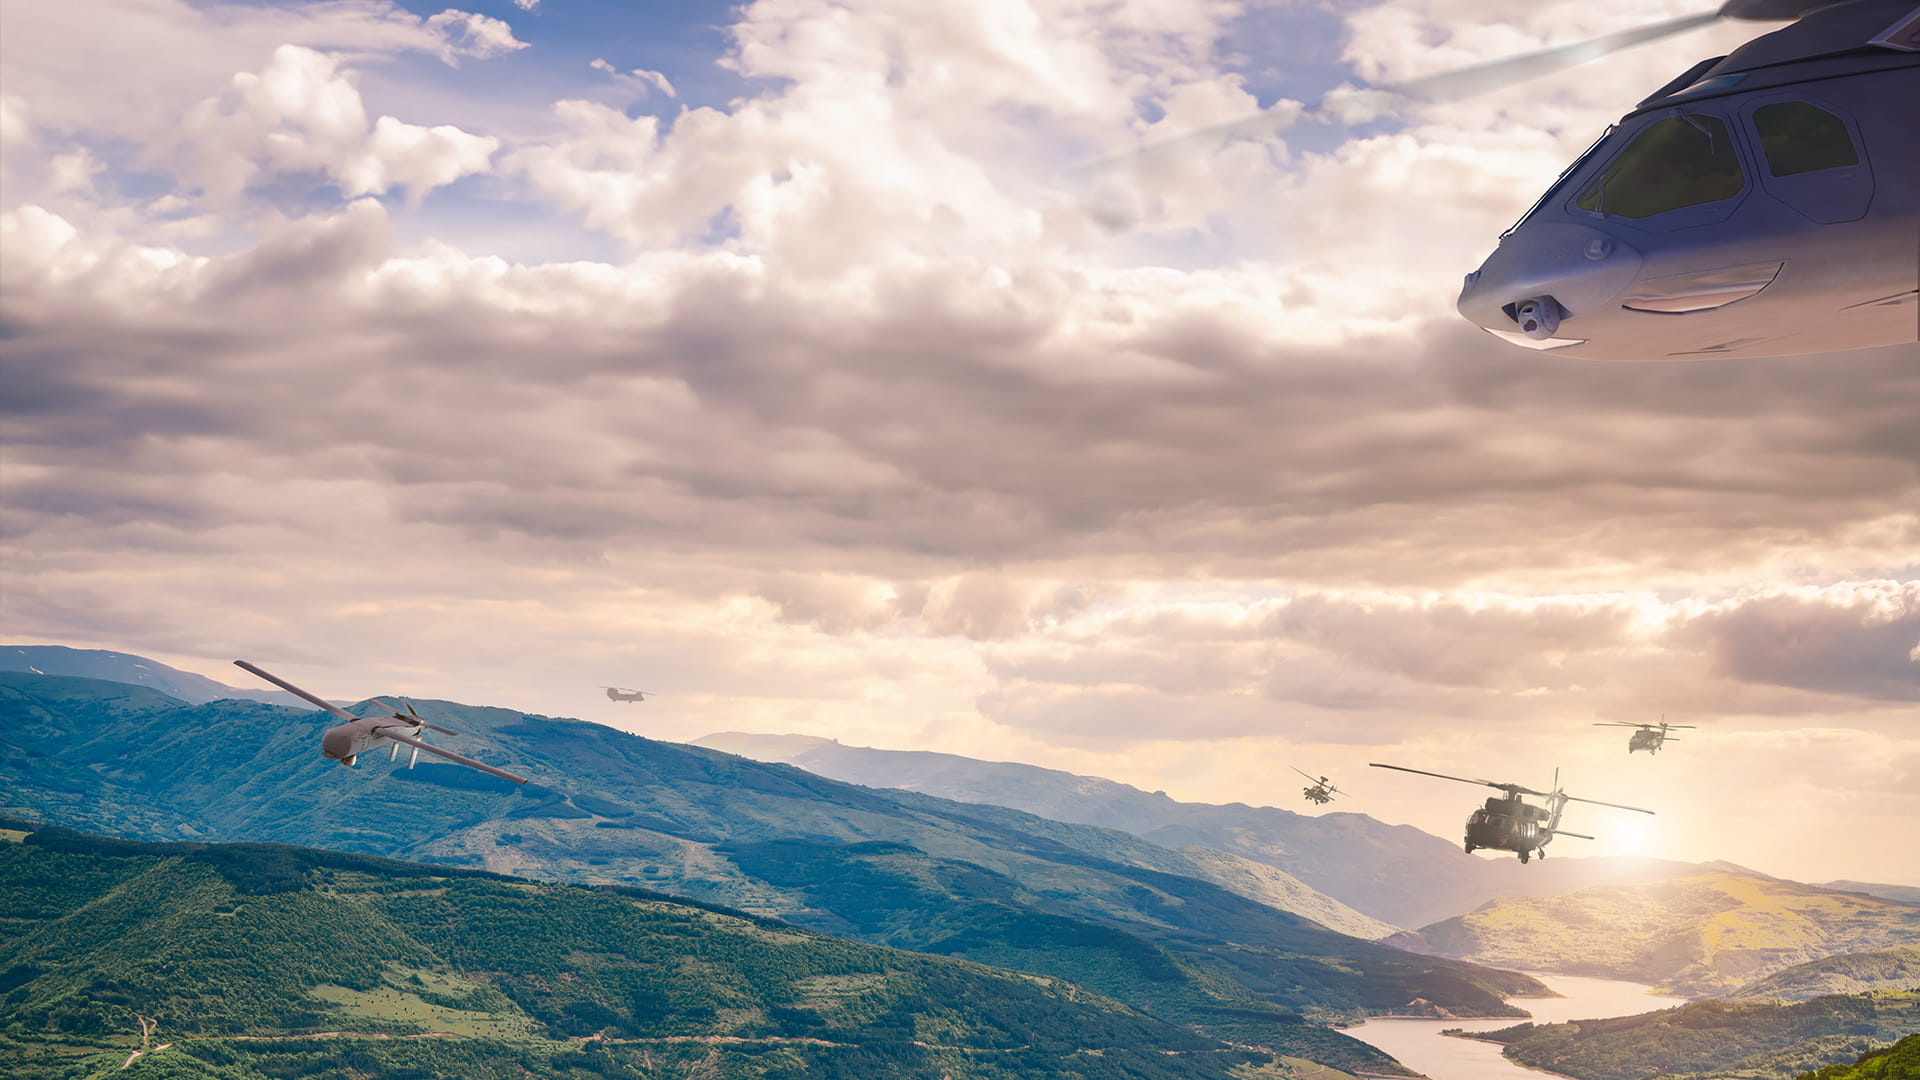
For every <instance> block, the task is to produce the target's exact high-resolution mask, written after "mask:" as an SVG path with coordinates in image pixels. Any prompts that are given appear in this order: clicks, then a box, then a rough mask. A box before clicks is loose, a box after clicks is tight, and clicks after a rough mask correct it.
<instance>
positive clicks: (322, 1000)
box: [0, 822, 1287, 1080]
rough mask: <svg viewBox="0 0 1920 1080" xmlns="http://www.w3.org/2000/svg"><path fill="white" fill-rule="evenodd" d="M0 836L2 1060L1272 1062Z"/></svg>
mask: <svg viewBox="0 0 1920 1080" xmlns="http://www.w3.org/2000/svg"><path fill="white" fill-rule="evenodd" d="M0 824H18V823H17V822H9V823H0ZM0 838H3V839H0V897H4V900H5V904H4V908H5V910H6V912H7V915H6V916H5V917H4V919H0V987H4V989H5V991H6V992H5V996H4V998H3V999H0V1057H4V1058H5V1059H6V1060H8V1061H9V1062H10V1065H9V1073H8V1074H9V1075H11V1076H19V1077H34V1078H42V1077H44V1078H49V1080H51V1078H53V1077H64V1076H69V1075H80V1074H84V1075H95V1074H96V1073H97V1074H102V1075H104V1074H108V1073H111V1074H112V1075H116V1076H118V1075H122V1071H121V1069H120V1068H119V1066H121V1064H122V1062H123V1061H133V1062H135V1064H134V1065H133V1067H130V1068H127V1069H125V1071H124V1074H125V1075H126V1076H128V1077H129V1078H130V1080H138V1078H140V1077H165V1076H194V1077H224V1078H233V1080H240V1078H260V1077H265V1076H317V1077H338V1078H341V1080H345V1078H346V1077H350V1076H361V1077H364V1076H368V1075H379V1076H389V1077H399V1076H440V1077H449V1076H460V1077H467V1078H490V1077H500V1078H503V1080H504V1078H507V1077H514V1078H518V1080H526V1078H555V1080H558V1078H563V1077H565V1078H574V1077H583V1076H602V1077H642V1076H664V1075H673V1076H694V1075H700V1076H708V1077H715V1078H742V1080H744V1078H760V1077H765V1078H768V1080H774V1078H781V1080H786V1078H802V1077H805V1078H820V1080H829V1078H832V1080H840V1078H845V1080H853V1078H855V1077H878V1076H897V1077H916V1078H920V1077H924V1078H926V1080H936V1078H939V1077H944V1076H950V1075H951V1076H968V1077H980V1078H982V1080H988V1078H991V1080H1030V1078H1032V1077H1040V1076H1045V1077H1062V1078H1070V1077H1071V1078H1083V1080H1096V1078H1112V1080H1120V1078H1128V1080H1133V1078H1142V1080H1149V1078H1150V1080H1230V1078H1232V1077H1240V1076H1246V1075H1249V1070H1250V1069H1251V1070H1263V1069H1265V1070H1271V1071H1270V1072H1269V1073H1268V1075H1273V1076H1276V1077H1278V1076H1285V1075H1287V1073H1286V1072H1282V1071H1280V1068H1279V1064H1278V1062H1277V1061H1276V1060H1275V1058H1274V1056H1273V1055H1270V1054H1264V1053H1259V1052H1250V1051H1246V1050H1239V1049H1234V1048H1230V1047H1227V1046H1225V1045H1223V1044H1220V1043H1218V1042H1215V1041H1212V1040H1209V1039H1206V1038H1203V1037H1201V1036H1198V1035H1196V1034H1194V1033H1192V1032H1189V1031H1186V1030H1183V1029H1181V1028H1179V1027H1176V1026H1173V1025H1170V1024H1167V1023H1164V1022H1161V1021H1158V1020H1155V1019H1153V1018H1151V1017H1148V1016H1146V1015H1143V1014H1142V1013H1140V1012H1138V1011H1136V1010H1133V1009H1130V1008H1128V1007H1126V1006H1124V1005H1121V1004H1120V1003H1118V1002H1116V1001H1113V1000H1111V999H1108V998H1103V997H1100V996H1098V995H1095V994H1092V993H1089V992H1087V991H1086V990H1084V989H1082V988H1080V987H1076V986H1073V985H1071V984H1068V983H1065V982H1061V981H1059V980H1054V979H1047V978H1041V977H1036V976H1032V975H1026V974H1019V973H1015V972H1010V971H1003V970H996V969H992V968H987V967H982V966H980V965H977V964H971V963H965V962H961V961H955V960H947V959H942V958H938V957H929V956H922V955H917V954H914V953H908V952H901V951H898V950H893V949H886V948H881V947H877V946H872V945H862V944H859V943H855V942H849V941H843V940H839V939H836V938H832V937H827V936H824V935H820V934H815V933H811V932H808V931H806V930H802V929H800V928H798V927H794V926H790V925H786V924H782V923H779V922H776V921H773V920H770V919H762V918H755V917H752V916H748V915H745V914H743V913H738V912H727V911H725V910H722V909H717V908H712V907H695V906H689V905H687V904H684V903H680V902H677V901H674V900H671V899H670V898H667V897H663V896H660V895H658V894H655V893H649V892H645V891H643V890H636V889H626V888H614V887H599V888H586V887H579V886H564V885H555V884H549V883H538V882H531V881H525V880H518V879H514V878H510V877H505V876H501V875H496V874H490V873H484V872H473V871H458V870H448V869H446V868H443V867H428V866H422V865H417V864H408V863H403V862H396V861H394V860H389V859H381V858H374V857H368V856H362V855H345V854H341V853H337V852H325V851H316V850H313V849H307V848H298V847H290V846H286V845H277V844H238V845H208V844H199V843H173V844H154V843H137V842H129V841H121V840H111V839H106V838H101V837H94V836H88V835H85V834H80V833H74V832H70V831H65V830H53V829H46V830H42V831H40V832H38V833H33V834H28V833H25V832H23V831H19V830H13V831H6V832H0ZM142 1018H146V1020H145V1021H143V1019H142ZM143 1027H146V1028H147V1030H146V1032H145V1037H144V1038H143ZM143 1045H144V1046H149V1047H154V1049H152V1050H150V1051H149V1052H147V1053H144V1054H139V1055H136V1056H134V1057H132V1058H130V1057H129V1055H130V1054H132V1052H133V1051H134V1050H135V1049H137V1048H140V1047H142V1046H143ZM76 1067H78V1068H79V1069H80V1070H81V1072H80V1073H75V1072H74V1071H73V1070H74V1069H75V1068H76Z"/></svg>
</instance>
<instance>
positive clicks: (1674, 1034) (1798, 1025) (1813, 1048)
mask: <svg viewBox="0 0 1920 1080" xmlns="http://www.w3.org/2000/svg"><path fill="white" fill-rule="evenodd" d="M1917 1029H1920V994H1915V993H1875V994H1851V995H1835V996H1831V997H1823V998H1816V999H1814V1000H1812V1001H1803V1002H1795V1003H1785V1002H1777V1001H1754V1002H1725V1001H1718V1000H1711V1001H1697V1002H1694V1003H1693V1004H1691V1005H1683V1006H1681V1007H1679V1008H1677V1009H1667V1010H1664V1011H1661V1012H1653V1013H1643V1014H1641V1015H1639V1016H1621V1017H1613V1018H1610V1019H1606V1020H1576V1021H1574V1022H1573V1023H1570V1024H1544V1025H1533V1024H1522V1025H1519V1026H1517V1027H1512V1028H1507V1029H1505V1030H1502V1031H1493V1032H1487V1033H1485V1034H1483V1035H1480V1036H1477V1037H1479V1038H1485V1039H1489V1040H1492V1041H1494V1042H1504V1043H1506V1044H1507V1048H1506V1055H1507V1056H1508V1057H1509V1058H1512V1059H1513V1060H1514V1061H1517V1062H1519V1063H1520V1064H1522V1065H1526V1066H1529V1067H1531V1068H1536V1069H1547V1070H1550V1071H1553V1072H1557V1073H1561V1074H1563V1075H1566V1076H1571V1077H1575V1078H1577V1080H1642V1078H1644V1077H1648V1076H1656V1075H1657V1076H1659V1077H1661V1078H1662V1080H1792V1078H1793V1077H1795V1076H1798V1075H1799V1074H1801V1073H1803V1072H1805V1071H1807V1070H1808V1069H1813V1068H1819V1067H1822V1066H1825V1065H1829V1064H1834V1063H1837V1062H1844V1061H1852V1060H1854V1058H1855V1057H1856V1056H1857V1055H1859V1054H1860V1053H1861V1052H1863V1051H1865V1050H1869V1049H1872V1048H1874V1047H1878V1046H1881V1045H1884V1044H1885V1043H1887V1042H1889V1041H1891V1040H1893V1039H1897V1038H1900V1037H1901V1036H1903V1035H1905V1034H1908V1033H1909V1032H1912V1031H1915V1030H1917ZM1894 1075H1899V1074H1897V1073H1896V1074H1894Z"/></svg>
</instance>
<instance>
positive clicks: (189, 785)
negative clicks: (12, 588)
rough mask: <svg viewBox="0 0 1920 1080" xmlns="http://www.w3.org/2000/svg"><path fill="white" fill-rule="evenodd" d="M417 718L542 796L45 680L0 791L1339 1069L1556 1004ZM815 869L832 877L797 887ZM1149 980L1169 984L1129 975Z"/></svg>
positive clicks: (1137, 879) (1203, 887)
mask: <svg viewBox="0 0 1920 1080" xmlns="http://www.w3.org/2000/svg"><path fill="white" fill-rule="evenodd" d="M417 704H418V705H419V707H420V708H421V710H422V711H423V712H424V713H426V714H427V715H429V716H430V717H432V718H433V719H434V720H435V722H438V723H443V724H446V725H447V726H449V727H453V728H455V729H456V730H459V731H462V732H465V733H469V734H471V735H474V736H477V737H478V738H477V740H476V742H477V745H474V746H463V747H462V748H464V749H470V750H473V751H474V752H475V753H478V754H481V755H482V756H484V757H486V758H487V760H489V761H493V762H498V763H499V764H501V765H504V766H506V767H508V768H511V769H514V770H515V771H518V772H520V773H522V774H524V775H528V776H531V777H533V778H534V779H535V783H533V784H529V785H527V786H526V787H525V788H519V787H516V786H514V785H511V784H508V783H506V782H504V781H498V780H495V779H494V778H491V777H488V776H486V775H484V774H480V773H477V772H473V771H471V770H467V769H463V768H460V767H458V766H451V765H428V764H423V765H421V766H420V767H419V768H417V769H414V770H407V769H405V768H404V767H395V766H392V765H389V764H388V763H387V762H385V761H383V760H378V759H370V760H363V761H362V762H361V764H360V766H359V767H358V768H353V769H348V768H342V767H341V766H339V765H337V764H333V763H329V762H325V761H323V760H322V759H321V758H320V757H319V755H318V753H317V741H318V734H319V730H320V729H321V728H323V727H324V722H322V721H320V720H319V719H318V718H317V717H316V715H315V714H314V713H313V712H312V711H310V710H290V709H277V708H274V707H271V706H263V705H255V704H250V703H244V702H237V701H223V702H213V703H209V704H206V705H201V706H195V707H186V706H182V705H180V704H179V703H177V702H173V701H171V700H170V699H167V698H165V697H164V696H162V695H159V694H155V693H152V692H151V691H146V690H142V689H139V688H135V687H129V686H122V685H116V684H111V683H100V682H92V681H86V680H73V679H55V678H46V677H40V676H31V675H24V676H23V675H0V719H3V720H5V721H6V726H5V727H4V728H0V731H4V734H0V779H3V780H4V781H5V782H6V785H7V790H8V791H9V792H11V793H12V794H11V795H10V796H9V798H10V799H11V800H18V803H17V805H25V806H26V807H28V808H29V809H31V810H32V811H33V812H35V813H37V814H41V815H44V816H45V817H46V818H47V819H49V820H51V821H54V822H57V823H65V824H72V825H85V826H88V827H92V828H95V829H101V830H105V829H109V828H113V827H114V825H113V823H115V822H122V823H125V828H127V829H128V831H130V832H133V833H135V834H136V835H139V836H141V837H143V838H154V839H176V838H194V839H209V840H211V839H227V840H235V839H259V840H268V839H270V840H276V841H297V842H301V843H306V844H311V845H315V846H322V847H328V848H337V849H347V850H356V851H362V852H370V853H376V854H382V855H390V856H396V857H405V858H411V859H419V860H426V861H431V862H435V863H438V864H441V865H448V866H461V867H471V868H482V869H490V870H496V871H500V872H511V873H515V874H520V875H523V876H533V877H540V878H544V879H549V880H564V881H573V882H581V883H592V884H624V885H642V886H645V887H648V888H654V889H658V890H660V891H662V892H669V893H674V894H680V895H692V896H694V897H696V898H699V899H702V900H706V901H709V902H716V903H721V904H725V905H728V906H732V907H739V908H743V909H747V910H751V911H754V912H756V913H759V914H772V915H777V916H780V917H783V918H786V919H789V920H792V921H795V922H799V923H802V924H804V925H807V926H810V927H813V928H815V929H821V930H826V931H828V932H832V933H840V934H847V935H851V936H856V937H858V938H860V939H861V940H865V941H868V942H871V943H876V944H900V945H907V946H912V947H916V948H925V949H929V950H937V951H939V952H942V953H945V954H948V955H952V956H956V957H961V958H968V959H976V960H980V961H982V962H988V963H994V964H997V965H1010V966H1017V967H1019V968H1020V969H1021V970H1025V971H1030V972H1033V973H1036V974H1040V975H1046V976H1051V977H1055V978H1061V979H1068V980H1071V981H1074V982H1080V983H1085V984H1088V985H1092V986H1098V987H1102V988H1103V989H1105V990H1106V991H1107V992H1110V993H1114V994H1117V995H1120V996H1122V997H1123V999H1124V1000H1126V1001H1127V1002H1128V1003H1129V1004H1133V1005H1135V1006H1137V1007H1141V1008H1147V1009H1151V1010H1155V1011H1156V1013H1157V1015H1160V1016H1162V1018H1163V1019H1167V1020H1170V1021H1174V1022H1178V1023H1181V1024H1191V1025H1194V1026H1196V1027H1197V1028H1199V1029H1201V1030H1204V1031H1206V1032H1208V1033H1211V1034H1216V1035H1219V1036H1221V1037H1227V1038H1233V1039H1236V1040H1241V1041H1246V1042H1252V1043H1258V1044H1260V1045H1270V1046H1276V1047H1287V1048H1289V1049H1292V1050H1295V1051H1298V1052H1300V1053H1301V1055H1302V1056H1308V1057H1313V1058H1314V1059H1315V1060H1320V1061H1324V1062H1328V1063H1333V1064H1339V1063H1342V1062H1355V1061H1358V1060H1362V1059H1361V1058H1356V1057H1354V1056H1353V1055H1370V1056H1371V1059H1379V1055H1378V1054H1377V1053H1375V1052H1373V1051H1371V1050H1370V1049H1367V1048H1365V1047H1363V1046H1362V1045H1361V1044H1359V1043H1358V1042H1357V1041H1355V1040H1351V1039H1348V1038H1347V1037H1346V1036H1342V1035H1338V1034H1337V1033H1332V1032H1326V1031H1324V1029H1320V1028H1316V1027H1313V1026H1312V1025H1311V1024H1307V1025H1302V1024H1299V1023H1298V1022H1297V1021H1298V1020H1299V1018H1300V1016H1301V1015H1302V1014H1305V1015H1307V1016H1308V1017H1310V1018H1313V1019H1335V1018H1347V1017H1354V1016H1358V1015H1360V1014H1363V1013H1368V1012H1391V1011H1397V1010H1400V1009H1402V1008H1404V1007H1406V1006H1407V1005H1408V1003H1411V1002H1414V1001H1416V1000H1424V1001H1427V1002H1432V1003H1434V1004H1436V1005H1439V1006H1442V1007H1445V1008H1447V1009H1448V1010H1450V1011H1452V1012H1453V1013H1455V1014H1457V1015H1511V1016H1520V1015H1524V1014H1523V1013H1522V1011H1521V1010H1519V1009H1518V1008H1516V1007H1514V1006H1512V1005H1508V1004H1507V1003H1505V1002H1504V1001H1503V1000H1502V996H1503V995H1505V994H1511V993H1533V992H1539V986H1538V984H1537V983H1535V982H1534V981H1533V980H1531V979H1529V978H1527V977H1525V976H1521V975H1515V974H1512V973H1505V972H1498V971H1493V970H1489V969H1485V968H1481V967H1477V966H1474V965H1471V964H1465V963H1460V962H1458V961H1452V960H1444V959H1436V958H1431V957H1421V956H1415V955H1411V954H1408V953H1405V952H1402V951H1400V950H1397V949H1392V948H1387V947H1384V946H1380V945H1375V944H1371V943H1368V942H1363V941H1358V940H1356V939H1354V938H1351V937H1347V936H1345V935H1340V934H1336V933H1333V932H1331V931H1328V930H1326V929H1325V928H1323V927H1320V926H1318V925H1317V924H1314V923H1312V922H1309V921H1307V920H1304V919H1301V918H1299V917H1297V916H1293V915H1291V914H1289V913H1286V912H1283V911H1279V910H1277V909H1275V908H1272V907H1269V906H1266V905H1263V904H1260V903H1256V902H1254V901H1252V900H1250V899H1248V898H1246V897H1245V896H1242V895H1239V894H1236V893H1233V892H1230V891H1228V890H1226V889H1222V888H1220V887H1219V886H1217V885H1213V884H1210V883H1208V882H1203V881H1199V880H1196V879H1192V878H1187V877H1182V876H1179V875H1174V874H1168V873H1164V872H1160V871H1156V870H1152V869H1148V868H1146V867H1142V866H1139V865H1132V864H1128V863H1124V862H1121V861H1118V858H1117V856H1120V855H1124V854H1125V845H1127V844H1133V845H1140V846H1141V847H1142V848H1153V846H1152V845H1148V844H1145V842H1143V841H1139V840H1137V839H1135V838H1132V837H1127V836H1125V835H1124V834H1121V833H1117V832H1114V831H1112V830H1094V829H1088V828H1087V827H1084V826H1066V825H1062V824H1060V823H1058V822H1047V821H1044V820H1043V819H1038V818H1034V817H1032V816H1031V815H1023V814H1018V813H1016V812H1013V811H1007V810H1001V809H997V808H983V807H970V806H966V805H962V804H955V803H950V802H946V801H944V800H937V799H931V798H927V797H924V796H907V795H903V794H900V793H895V795H896V796H898V797H894V796H889V794H888V793H884V792H876V791H872V790H870V789H866V788H861V787H857V786H854V785H849V784H843V783H838V782H835V781H831V780H826V779H824V778H821V777H817V776H813V775H811V774H808V773H805V772H803V771H800V770H797V769H793V768H790V767H787V766H777V765H766V764H761V763H756V762H750V761H746V760H743V759H740V758H736V757H732V756H730V755H726V754H721V753H717V752H714V751H709V750H702V749H698V748H692V747H685V746H678V745H674V744H667V743H658V742H653V741H651V740H647V739H641V738H638V737H635V736H632V735H627V734H624V733H621V732H618V731H614V730H612V729H609V728H605V727H602V726H599V725H593V724H585V723H580V722H578V721H566V720H552V719H547V718H541V717H528V716H525V715H522V714H519V713H512V712H508V711H506V710H499V709H485V708H476V707H470V706H457V705H450V704H447V703H442V702H419V703H417ZM455 745H460V744H459V743H455ZM1075 829H1079V830H1081V831H1082V832H1084V833H1086V834H1087V835H1086V836H1079V837H1076V836H1074V835H1073V834H1072V830H1075ZM1068 840H1073V841H1074V843H1069V842H1068ZM874 844H880V845H888V847H885V848H883V849H874V848H872V847H870V846H869V845H874ZM769 845H773V846H769ZM781 845H784V847H782V846H781ZM877 850H883V851H886V852H890V854H887V855H886V857H884V858H881V857H876V853H877ZM1161 850H1162V849H1158V848H1153V852H1159V851H1161ZM770 852H771V853H774V854H773V855H771V856H770V855H769V853H770ZM1094 852H1101V853H1102V854H1095V853H1094ZM1153 852H1148V853H1147V854H1146V855H1143V860H1144V859H1146V858H1147V857H1148V856H1150V855H1152V854H1153ZM1155 857H1157V856H1155ZM802 864H804V865H808V866H810V867H812V868H813V870H812V872H810V873H808V874H805V875H797V876H796V875H795V874H794V872H793V867H794V866H795V865H802ZM836 875H838V876H836ZM930 881H933V882H936V883H937V884H936V885H935V886H932V887H929V885H928V882H930ZM936 916H937V918H936ZM936 927H937V928H938V930H939V933H938V934H937V935H936V934H934V933H932V932H931V929H930V928H936ZM1034 927H1044V928H1046V933H1045V934H1044V935H1040V936H1037V937H1036V936H1035V935H1033V934H1032V933H1031V932H1030V931H1031V930H1032V928H1034ZM1015 928H1019V929H1020V930H1021V934H1020V935H1019V936H1011V935H1010V933H1009V931H1011V930H1012V929H1015ZM1148 969H1151V970H1154V971H1158V972H1162V973H1164V974H1165V977H1164V978H1153V979H1143V978H1133V977H1130V976H1129V975H1128V974H1127V973H1129V972H1136V971H1142V970H1148Z"/></svg>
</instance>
